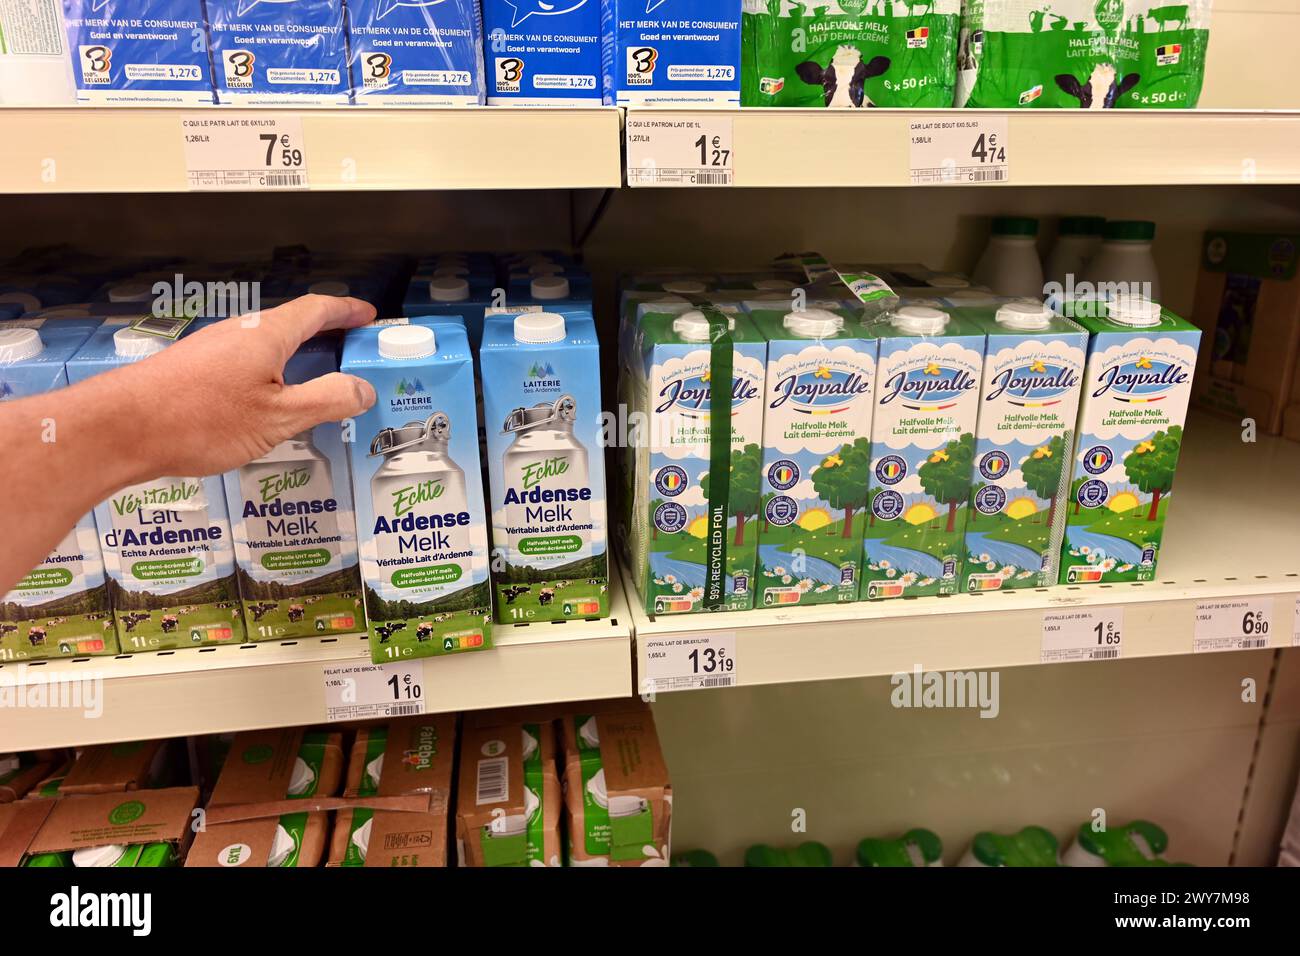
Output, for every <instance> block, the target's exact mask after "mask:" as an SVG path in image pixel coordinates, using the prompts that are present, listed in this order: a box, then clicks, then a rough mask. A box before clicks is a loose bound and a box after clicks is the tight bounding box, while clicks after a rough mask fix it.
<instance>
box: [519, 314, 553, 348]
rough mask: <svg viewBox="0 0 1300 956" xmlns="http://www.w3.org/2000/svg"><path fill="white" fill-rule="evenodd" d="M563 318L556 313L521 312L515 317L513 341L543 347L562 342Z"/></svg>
mask: <svg viewBox="0 0 1300 956" xmlns="http://www.w3.org/2000/svg"><path fill="white" fill-rule="evenodd" d="M564 334H565V332H564V316H562V315H560V314H558V313H556V312H521V313H519V314H518V315H516V316H515V341H516V342H523V343H525V344H526V345H545V344H546V343H548V342H562V341H563V340H564Z"/></svg>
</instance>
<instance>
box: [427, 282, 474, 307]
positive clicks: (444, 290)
mask: <svg viewBox="0 0 1300 956" xmlns="http://www.w3.org/2000/svg"><path fill="white" fill-rule="evenodd" d="M429 298H430V299H432V300H433V301H434V302H461V301H463V300H465V299H468V298H469V283H468V282H466V281H465V280H464V279H460V278H457V277H455V276H440V277H438V278H436V279H430V280H429Z"/></svg>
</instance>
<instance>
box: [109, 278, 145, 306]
mask: <svg viewBox="0 0 1300 956" xmlns="http://www.w3.org/2000/svg"><path fill="white" fill-rule="evenodd" d="M152 299H153V283H152V282H150V281H149V280H148V279H138V280H137V279H129V280H127V281H126V282H119V283H117V284H116V285H115V286H113V287H112V288H111V289H109V290H108V301H109V302H149V301H150V300H152Z"/></svg>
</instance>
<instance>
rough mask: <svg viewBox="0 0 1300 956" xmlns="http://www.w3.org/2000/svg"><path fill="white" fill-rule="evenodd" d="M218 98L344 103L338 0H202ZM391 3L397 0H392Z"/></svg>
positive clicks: (230, 102)
mask: <svg viewBox="0 0 1300 956" xmlns="http://www.w3.org/2000/svg"><path fill="white" fill-rule="evenodd" d="M205 4H206V7H207V11H208V37H209V40H210V42H211V44H212V68H213V83H214V84H215V86H216V90H217V102H218V103H219V104H221V105H223V106H291V107H295V108H297V107H302V106H347V105H348V103H349V95H348V88H349V83H348V59H347V37H346V36H345V34H344V30H343V0H205ZM393 7H394V8H395V9H400V5H399V4H396V3H394V4H393Z"/></svg>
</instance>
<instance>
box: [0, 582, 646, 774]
mask: <svg viewBox="0 0 1300 956" xmlns="http://www.w3.org/2000/svg"><path fill="white" fill-rule="evenodd" d="M610 598H611V600H610V612H611V613H610V616H609V617H608V618H603V619H601V620H599V621H566V622H563V623H559V624H549V623H548V624H522V625H509V624H505V625H497V627H496V629H495V630H494V632H493V633H494V640H495V642H496V646H495V648H493V649H491V650H487V651H481V652H475V653H471V654H459V655H453V656H450V657H431V658H425V659H424V660H423V662H422V667H423V674H424V683H423V691H424V700H425V709H426V711H427V712H429V713H438V712H446V711H458V710H478V709H483V708H488V707H505V706H511V705H515V704H531V703H548V702H555V701H566V700H585V699H588V698H598V697H626V696H627V695H629V694H630V693H631V691H632V652H631V633H630V630H629V628H628V621H629V617H628V613H627V605H626V603H625V602H624V600H623V596H622V589H621V588H620V587H619V586H618V584H617V582H615V583H614V584H612V585H611V587H610ZM368 662H369V648H368V645H367V642H366V638H365V635H346V636H342V637H339V638H337V639H330V638H312V639H308V640H302V641H297V642H269V643H265V644H243V645H232V646H229V647H215V648H192V649H191V648H185V649H183V650H177V651H173V652H160V653H149V654H133V655H123V656H120V657H108V658H103V657H90V658H79V659H76V660H72V661H50V662H46V663H29V664H7V665H4V666H0V694H7V695H10V700H7V701H6V703H12V702H14V701H17V700H20V699H23V700H36V701H37V702H40V700H41V698H40V697H39V696H33V689H35V694H36V695H39V694H46V695H47V696H48V697H53V696H54V693H55V691H56V690H57V691H58V692H59V693H61V694H63V695H64V696H63V697H62V698H61V699H62V701H63V702H64V703H65V704H67V705H68V706H61V707H47V706H40V707H29V706H3V707H0V752H5V751H9V750H28V749H34V748H40V747H60V746H73V745H77V746H80V745H84V744H94V743H105V742H109V741H118V740H133V739H139V738H143V737H159V736H161V737H172V736H181V735H188V734H198V733H210V732H215V731H232V730H251V729H257V728H263V727H284V726H294V725H299V724H312V723H320V722H323V721H325V720H326V716H327V715H326V708H325V684H324V681H325V669H326V668H327V667H336V666H338V665H340V664H347V663H368ZM19 694H24V695H26V696H25V697H21V698H20V697H19V696H18V695H19Z"/></svg>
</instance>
